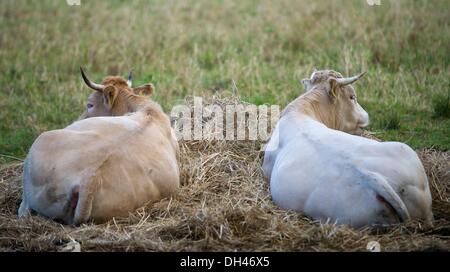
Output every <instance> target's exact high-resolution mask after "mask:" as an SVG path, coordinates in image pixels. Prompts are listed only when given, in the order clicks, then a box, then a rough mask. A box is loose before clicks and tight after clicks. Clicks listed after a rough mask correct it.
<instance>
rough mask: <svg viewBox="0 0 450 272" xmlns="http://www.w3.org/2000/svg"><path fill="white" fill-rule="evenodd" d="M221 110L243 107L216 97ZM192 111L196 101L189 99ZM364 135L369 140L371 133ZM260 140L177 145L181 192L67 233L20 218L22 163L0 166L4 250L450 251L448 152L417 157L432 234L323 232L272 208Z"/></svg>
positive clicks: (416, 227)
mask: <svg viewBox="0 0 450 272" xmlns="http://www.w3.org/2000/svg"><path fill="white" fill-rule="evenodd" d="M208 102H209V103H214V104H217V105H219V106H224V105H227V104H236V103H238V101H237V100H236V99H230V98H223V97H222V98H217V97H213V98H209V101H208ZM186 103H190V101H189V100H187V101H186ZM366 136H367V135H366ZM260 148H261V143H260V142H258V141H180V149H181V176H182V177H181V178H182V181H183V185H182V187H181V188H180V189H179V190H178V192H177V193H176V194H175V195H174V196H173V197H171V198H168V199H163V200H162V201H159V202H157V203H151V204H148V205H147V206H145V207H142V208H140V209H138V210H137V211H135V212H133V213H130V214H129V216H128V217H127V218H116V219H114V220H111V221H109V222H107V223H104V224H92V223H90V224H85V225H82V226H79V227H72V226H64V225H61V224H58V223H55V222H52V221H50V220H47V219H45V218H42V217H40V216H31V217H29V218H25V219H18V218H17V209H18V207H19V204H20V201H21V171H22V162H15V163H7V164H5V163H4V164H2V165H0V250H1V251H64V250H70V249H68V246H67V245H68V244H70V243H75V244H77V245H78V244H79V246H80V248H81V251H366V250H367V249H366V245H367V243H368V242H370V241H378V242H379V243H380V245H381V250H382V251H448V250H449V249H450V165H449V162H450V160H449V159H450V152H448V151H447V152H442V151H437V150H433V149H424V150H419V151H417V152H418V154H419V156H420V158H421V160H422V162H423V164H424V166H425V168H426V171H427V174H428V177H429V182H430V187H431V190H432V195H433V212H434V215H435V219H436V220H435V223H434V226H433V227H425V226H423V225H422V224H421V223H420V222H408V223H404V224H399V225H395V226H391V227H388V228H383V229H380V228H378V229H373V228H364V229H359V230H356V229H352V228H349V227H345V226H341V227H337V226H334V225H319V224H316V223H314V222H312V221H311V220H310V219H308V218H307V217H304V216H303V215H302V214H300V213H296V212H290V211H283V210H281V209H279V208H277V207H276V206H275V205H274V204H273V203H272V201H271V198H270V194H269V187H268V183H267V181H266V180H264V178H263V177H262V173H261V162H262V156H263V153H262V152H260Z"/></svg>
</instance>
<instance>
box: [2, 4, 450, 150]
mask: <svg viewBox="0 0 450 272" xmlns="http://www.w3.org/2000/svg"><path fill="white" fill-rule="evenodd" d="M81 2H82V5H81V6H68V5H66V3H65V1H53V0H45V1H25V0H20V1H17V0H2V1H0V71H1V72H2V76H1V77H0V86H2V87H1V90H0V154H6V155H11V156H17V157H24V156H25V154H26V153H27V150H28V148H29V147H30V145H31V144H32V143H33V140H34V139H35V137H37V135H39V134H40V133H42V132H43V131H46V130H50V129H56V128H61V127H64V126H66V125H68V124H70V123H71V122H72V121H73V120H75V119H76V118H77V117H78V116H79V115H80V114H81V112H82V111H83V108H84V104H85V100H86V98H87V96H88V94H89V93H90V91H89V90H88V89H87V88H86V87H84V86H83V84H82V81H81V78H80V76H79V70H78V67H79V66H80V65H82V66H84V67H85V68H86V69H87V70H88V72H89V74H90V75H91V77H92V78H93V79H95V80H97V81H100V80H101V78H102V77H103V76H105V75H109V74H122V75H125V74H126V73H127V72H128V70H130V69H133V70H134V72H135V79H136V81H135V82H136V84H140V83H144V82H149V81H150V82H152V83H154V84H155V86H156V92H155V95H154V99H155V100H156V101H158V102H159V103H161V104H162V105H163V107H164V109H165V110H166V111H169V110H170V108H171V106H172V105H173V104H175V103H177V102H179V101H180V99H182V98H183V97H184V96H186V95H203V94H212V93H216V92H221V91H229V90H232V89H233V88H234V87H233V86H234V84H233V83H232V82H233V81H234V82H235V83H236V87H237V89H238V92H239V94H240V96H241V97H242V99H243V100H245V101H249V102H252V103H256V104H263V103H270V104H280V105H281V106H285V105H286V104H287V103H288V102H289V101H291V100H292V99H294V98H295V97H296V96H298V95H299V94H301V93H302V92H303V89H302V87H301V85H300V84H299V83H298V81H299V80H300V79H302V78H303V77H306V76H309V74H310V73H311V71H312V70H313V68H318V69H323V68H331V69H335V70H337V71H340V72H342V73H343V74H346V75H350V74H353V73H357V72H360V71H362V70H364V71H367V75H366V77H365V79H364V80H361V81H360V82H359V83H357V84H356V85H355V87H356V90H357V93H358V97H359V101H360V103H361V104H362V105H363V106H364V107H365V108H366V110H367V111H368V112H369V114H370V117H371V120H372V124H371V126H370V127H369V130H371V131H374V132H376V133H377V136H378V137H380V138H382V139H383V140H396V141H402V142H405V143H407V144H409V145H411V146H412V147H413V148H422V147H431V146H433V147H435V148H438V149H441V150H448V149H450V138H449V135H450V118H449V102H448V99H449V86H450V82H449V75H450V69H449V60H450V47H449V44H450V19H449V16H448V14H450V3H449V2H448V1H440V0H433V1H425V0H421V1H410V0H402V1H387V0H384V1H381V2H382V5H381V6H373V7H371V6H369V5H367V3H366V1H364V0H354V1H296V0H284V1H270V0H263V1H211V0H203V1H107V0H105V1H83V0H82V1H81Z"/></svg>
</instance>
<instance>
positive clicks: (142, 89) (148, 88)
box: [133, 83, 155, 95]
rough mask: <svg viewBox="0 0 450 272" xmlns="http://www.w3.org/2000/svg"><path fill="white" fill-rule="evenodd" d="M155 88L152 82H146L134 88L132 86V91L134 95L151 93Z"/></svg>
mask: <svg viewBox="0 0 450 272" xmlns="http://www.w3.org/2000/svg"><path fill="white" fill-rule="evenodd" d="M154 89H155V86H153V84H151V83H148V84H145V85H142V86H139V87H136V88H133V92H134V94H136V95H151V94H152V93H153V90H154Z"/></svg>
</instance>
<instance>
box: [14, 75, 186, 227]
mask: <svg viewBox="0 0 450 272" xmlns="http://www.w3.org/2000/svg"><path fill="white" fill-rule="evenodd" d="M81 72H82V76H83V79H84V81H85V83H86V84H87V85H88V86H89V87H90V88H92V89H94V90H95V92H94V93H93V94H92V95H91V96H90V97H89V99H88V103H87V109H86V112H85V113H84V114H83V115H82V116H81V117H80V119H81V120H79V121H77V122H74V123H73V124H71V125H69V126H68V127H66V128H64V129H60V130H54V131H49V132H45V133H43V134H41V135H40V136H39V137H38V138H37V139H36V141H35V142H34V143H33V145H32V147H31V149H30V151H29V154H28V156H27V158H26V160H25V164H24V171H23V180H22V182H23V196H22V203H21V205H20V208H19V216H24V215H27V214H29V213H30V212H31V211H34V212H36V213H38V214H41V215H43V216H46V217H49V218H52V219H55V220H58V221H61V222H63V223H66V224H75V225H78V224H81V223H84V222H87V221H90V220H93V221H95V222H102V221H105V220H108V219H111V218H112V217H115V216H124V215H127V214H128V212H132V211H134V210H135V209H136V208H139V207H141V206H143V205H145V204H146V203H148V202H151V201H156V200H158V199H161V198H163V197H166V196H169V195H170V194H172V193H173V192H174V191H175V190H176V189H177V188H178V187H179V184H180V181H179V166H178V143H177V141H176V138H175V133H174V132H173V130H172V128H171V126H170V121H169V118H168V117H167V116H166V115H165V114H164V112H163V111H162V109H161V107H160V106H159V105H158V104H157V103H155V102H153V101H151V100H149V99H148V98H146V97H144V96H140V94H150V93H151V92H152V90H153V88H152V85H151V84H146V85H144V86H141V87H137V88H131V78H130V81H129V82H127V81H126V80H125V79H124V78H122V77H107V78H105V80H104V81H103V83H102V84H96V83H94V82H91V81H90V80H89V79H88V78H87V77H86V75H85V74H84V72H83V70H81ZM127 113H130V114H128V115H125V114H127ZM121 115H125V116H121ZM96 116H108V117H96ZM111 116H114V117H111ZM89 117H94V118H89ZM86 118H88V119H86Z"/></svg>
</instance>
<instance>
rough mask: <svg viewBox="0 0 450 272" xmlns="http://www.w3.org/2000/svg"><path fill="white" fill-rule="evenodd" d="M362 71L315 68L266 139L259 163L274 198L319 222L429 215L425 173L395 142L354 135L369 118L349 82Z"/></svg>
mask: <svg viewBox="0 0 450 272" xmlns="http://www.w3.org/2000/svg"><path fill="white" fill-rule="evenodd" d="M361 76H362V74H361V75H358V76H354V77H350V78H343V77H342V75H341V74H340V73H337V72H335V71H330V70H325V71H316V72H314V73H313V74H312V76H311V78H310V79H304V80H303V81H302V83H303V84H304V86H305V89H306V93H304V94H303V95H301V96H300V97H298V98H297V99H295V100H294V101H293V102H291V103H290V104H289V105H288V106H287V108H286V109H285V110H284V112H283V113H282V116H281V118H280V120H279V122H278V124H277V126H276V128H275V130H274V133H273V135H272V137H271V139H270V141H269V143H268V145H267V148H266V153H265V157H264V162H263V171H264V174H265V176H266V178H267V179H268V180H270V191H271V195H272V198H273V201H274V202H275V203H276V204H277V205H278V206H280V207H281V208H283V209H291V210H296V211H300V212H304V213H305V214H306V215H307V216H310V217H312V218H313V219H315V220H317V221H319V222H321V223H325V222H328V223H336V224H349V225H351V226H354V227H361V226H365V225H384V224H392V223H397V222H402V221H405V220H408V219H411V218H412V219H421V220H424V221H426V222H431V221H432V220H433V214H432V212H431V194H430V189H429V185H428V180H427V176H426V174H425V171H424V168H423V166H422V163H421V161H420V160H419V158H418V156H417V154H416V152H414V150H412V149H411V148H410V147H409V146H407V145H405V144H403V143H398V142H384V143H381V142H377V141H374V140H370V139H367V138H363V137H359V136H354V135H351V134H360V133H361V132H362V129H363V128H364V127H366V126H367V125H368V123H369V117H368V114H367V112H366V111H365V110H364V109H363V108H362V107H361V106H360V105H359V104H358V102H357V99H356V94H355V91H354V89H353V87H352V86H351V85H350V84H351V83H353V82H355V81H356V80H358V79H359V78H360V77H361Z"/></svg>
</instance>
